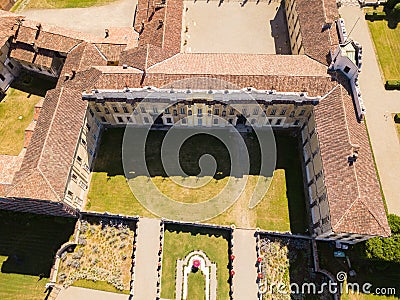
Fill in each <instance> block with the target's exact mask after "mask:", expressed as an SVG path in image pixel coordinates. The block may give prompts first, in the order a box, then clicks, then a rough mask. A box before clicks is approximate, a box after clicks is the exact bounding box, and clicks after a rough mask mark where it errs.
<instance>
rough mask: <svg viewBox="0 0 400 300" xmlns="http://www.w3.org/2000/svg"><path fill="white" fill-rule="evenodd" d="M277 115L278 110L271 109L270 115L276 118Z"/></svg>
mask: <svg viewBox="0 0 400 300" xmlns="http://www.w3.org/2000/svg"><path fill="white" fill-rule="evenodd" d="M275 114H276V109H275V108H274V109H271V112H270V115H271V116H275Z"/></svg>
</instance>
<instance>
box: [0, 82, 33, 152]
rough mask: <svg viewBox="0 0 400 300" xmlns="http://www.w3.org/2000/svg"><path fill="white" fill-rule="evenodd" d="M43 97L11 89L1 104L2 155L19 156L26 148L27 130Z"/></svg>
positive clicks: (0, 135) (0, 133)
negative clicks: (37, 104)
mask: <svg viewBox="0 0 400 300" xmlns="http://www.w3.org/2000/svg"><path fill="white" fill-rule="evenodd" d="M40 98H41V97H39V96H35V95H30V96H29V94H27V93H24V92H21V91H19V90H15V89H13V88H10V89H9V90H8V91H7V95H6V96H5V98H4V99H3V100H2V101H1V102H0V154H8V155H18V154H19V153H20V152H21V150H22V148H23V147H24V137H25V129H26V127H28V125H29V123H31V122H32V120H33V113H34V107H35V105H36V103H37V102H38V101H39V100H40Z"/></svg>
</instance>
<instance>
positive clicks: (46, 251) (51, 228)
mask: <svg viewBox="0 0 400 300" xmlns="http://www.w3.org/2000/svg"><path fill="white" fill-rule="evenodd" d="M74 225H75V220H74V219H65V218H55V217H48V216H43V215H33V214H25V213H13V212H7V211H2V210H0V237H1V239H0V265H1V271H0V299H2V300H3V299H10V300H11V299H43V298H44V296H45V294H44V293H43V292H44V290H45V288H44V286H45V284H46V283H47V282H48V277H49V275H50V269H51V267H52V265H53V259H54V255H55V253H56V251H57V250H58V249H59V247H60V246H61V245H62V244H63V243H64V242H66V241H68V238H69V236H70V235H71V234H72V232H73V229H74ZM39 275H41V276H42V277H43V278H42V279H41V280H39V279H40V278H39Z"/></svg>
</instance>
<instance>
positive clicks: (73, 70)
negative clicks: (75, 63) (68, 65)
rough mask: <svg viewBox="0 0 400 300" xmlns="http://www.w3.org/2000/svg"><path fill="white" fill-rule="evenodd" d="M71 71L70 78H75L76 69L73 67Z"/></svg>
mask: <svg viewBox="0 0 400 300" xmlns="http://www.w3.org/2000/svg"><path fill="white" fill-rule="evenodd" d="M71 72H72V75H71V80H72V79H74V78H75V75H76V70H75V69H72V70H71Z"/></svg>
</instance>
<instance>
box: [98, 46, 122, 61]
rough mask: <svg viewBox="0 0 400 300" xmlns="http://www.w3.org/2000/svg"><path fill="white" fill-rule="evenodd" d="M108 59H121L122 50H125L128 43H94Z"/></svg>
mask: <svg viewBox="0 0 400 300" xmlns="http://www.w3.org/2000/svg"><path fill="white" fill-rule="evenodd" d="M94 45H95V46H96V47H97V49H99V51H100V52H101V53H102V54H103V55H104V57H105V58H106V59H107V60H108V61H117V62H118V61H119V59H120V55H121V52H122V51H124V50H125V48H126V44H104V43H96V44H94Z"/></svg>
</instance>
